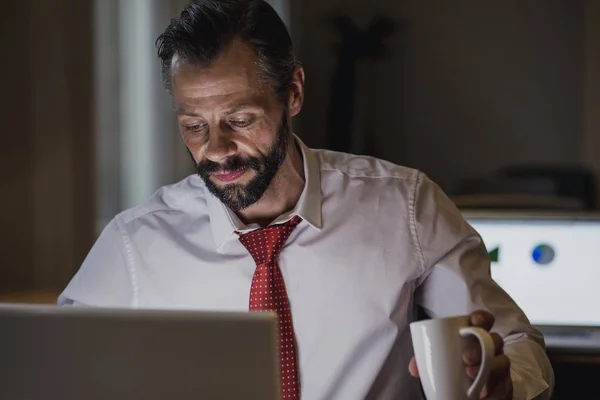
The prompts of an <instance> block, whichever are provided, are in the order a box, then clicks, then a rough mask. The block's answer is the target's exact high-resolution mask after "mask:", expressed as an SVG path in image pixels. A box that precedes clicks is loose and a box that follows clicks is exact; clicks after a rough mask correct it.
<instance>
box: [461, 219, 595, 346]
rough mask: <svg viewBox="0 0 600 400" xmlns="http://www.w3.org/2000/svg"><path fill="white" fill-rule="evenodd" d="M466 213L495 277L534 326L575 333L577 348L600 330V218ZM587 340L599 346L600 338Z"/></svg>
mask: <svg viewBox="0 0 600 400" xmlns="http://www.w3.org/2000/svg"><path fill="white" fill-rule="evenodd" d="M464 215H465V217H466V219H467V221H468V222H469V223H470V224H471V225H472V226H473V227H474V228H475V229H476V230H477V231H478V232H479V233H480V234H481V236H482V238H483V240H484V242H485V245H486V247H487V249H488V253H490V257H491V259H492V265H491V271H492V278H493V279H494V280H495V281H496V282H498V284H499V285H500V286H501V287H502V288H503V289H504V290H506V292H507V293H508V294H509V295H510V296H511V297H512V298H513V299H514V300H515V301H516V302H517V304H518V305H519V306H520V307H521V308H522V309H523V311H524V312H525V313H526V315H527V316H528V317H529V319H530V321H531V322H532V324H534V325H537V326H539V327H541V328H543V330H545V331H546V332H551V331H552V329H551V328H553V327H556V328H560V331H561V332H562V335H563V336H569V335H568V334H567V333H568V332H571V333H572V335H571V336H570V337H571V341H572V342H573V343H575V342H577V343H578V344H581V343H582V340H581V339H582V338H586V337H588V338H589V334H591V333H590V332H593V331H598V330H599V329H600V257H599V251H600V216H597V215H574V214H519V213H510V212H504V213H502V212H478V213H475V212H464ZM582 332H587V333H586V334H585V335H582ZM594 335H596V336H597V332H596V333H594V334H592V336H594ZM550 342H551V343H552V338H551V340H550ZM587 342H588V343H587V345H590V346H592V347H598V348H600V340H599V339H598V337H596V338H595V339H593V340H591V341H590V340H587Z"/></svg>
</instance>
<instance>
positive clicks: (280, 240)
mask: <svg viewBox="0 0 600 400" xmlns="http://www.w3.org/2000/svg"><path fill="white" fill-rule="evenodd" d="M300 221H301V218H300V217H298V216H294V217H293V218H292V219H291V220H289V221H288V222H286V223H283V224H279V225H272V226H267V227H265V228H260V229H257V230H255V231H252V232H249V233H244V234H240V242H241V243H242V244H243V245H244V247H245V248H246V249H247V250H248V252H249V253H250V255H251V256H252V258H253V259H254V262H255V263H256V265H260V264H265V263H268V262H273V261H276V260H277V258H278V257H279V253H280V252H281V249H283V246H284V245H285V242H286V241H287V239H288V237H289V236H290V234H291V233H292V232H293V231H294V229H295V228H296V226H297V225H298V224H299V223H300Z"/></svg>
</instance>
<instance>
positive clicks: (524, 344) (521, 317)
mask: <svg viewBox="0 0 600 400" xmlns="http://www.w3.org/2000/svg"><path fill="white" fill-rule="evenodd" d="M413 211H414V215H413V216H412V217H414V219H413V227H414V232H413V235H414V236H415V238H416V245H417V248H418V249H419V251H420V254H421V261H422V264H423V270H424V274H423V276H422V277H421V279H420V281H419V282H418V288H417V291H416V294H415V296H416V297H415V301H416V302H417V304H419V305H420V306H422V307H423V308H424V309H425V311H426V312H427V314H428V315H429V316H431V317H432V318H435V317H444V316H450V315H459V314H470V313H471V312H473V311H475V310H486V311H489V312H490V313H491V314H493V315H494V317H495V323H494V326H493V329H492V332H496V333H498V334H499V335H500V336H501V337H502V338H503V339H504V353H505V354H506V356H507V357H508V358H509V359H510V362H511V369H510V376H511V379H512V382H513V390H514V394H513V398H514V399H518V400H529V399H534V398H535V399H549V398H550V395H551V392H552V387H553V384H554V374H553V371H552V367H551V365H550V362H549V360H548V357H547V356H546V353H545V349H544V340H543V336H542V335H541V333H540V332H539V331H538V330H536V329H535V328H533V327H532V326H531V324H530V323H529V321H528V319H527V317H526V316H525V314H524V313H523V311H522V310H521V309H520V308H519V307H518V306H517V305H516V304H515V302H514V301H513V300H512V299H511V298H510V297H509V296H508V294H506V292H504V291H503V290H502V289H501V288H500V287H499V286H498V285H497V284H496V282H494V281H493V280H492V278H491V275H490V260H489V256H488V253H487V251H486V249H485V246H484V244H483V241H482V239H481V237H480V236H479V235H478V234H477V233H476V232H475V231H474V230H473V228H471V226H469V225H468V223H467V222H466V221H465V220H464V219H463V217H462V215H461V213H460V211H459V210H458V209H456V207H455V206H454V204H453V203H452V202H451V200H450V199H448V197H447V196H446V195H445V194H444V193H443V192H442V190H441V189H440V188H439V187H438V186H437V185H435V184H434V183H433V182H431V181H430V180H429V179H427V178H426V177H425V176H423V175H421V177H420V179H419V180H418V182H417V185H416V188H415V196H414V207H413ZM532 289H533V287H532Z"/></svg>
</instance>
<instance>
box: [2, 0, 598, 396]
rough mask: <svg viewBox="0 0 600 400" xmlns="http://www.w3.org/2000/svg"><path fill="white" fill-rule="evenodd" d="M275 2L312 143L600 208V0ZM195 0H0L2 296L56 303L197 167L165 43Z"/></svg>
mask: <svg viewBox="0 0 600 400" xmlns="http://www.w3.org/2000/svg"><path fill="white" fill-rule="evenodd" d="M270 2H271V3H272V4H273V6H274V7H275V8H276V9H277V11H278V12H279V13H280V15H281V16H282V17H283V19H284V20H285V22H286V23H287V25H288V27H289V29H290V32H291V34H292V37H293V40H294V43H295V46H296V52H297V55H298V58H299V60H300V61H301V62H302V63H303V65H304V67H305V69H306V74H307V81H306V101H305V106H304V109H303V111H302V113H301V115H300V116H299V117H298V118H297V119H296V120H295V121H294V129H295V132H296V133H297V134H298V135H299V136H300V137H301V138H302V139H303V140H304V141H305V143H307V144H308V145H309V146H311V147H318V148H330V149H335V150H341V151H347V152H352V153H360V154H367V155H372V156H375V157H380V158H383V159H386V160H389V161H392V162H395V163H398V164H402V165H406V166H409V167H413V168H418V169H421V170H422V171H424V172H425V173H427V174H428V175H429V176H430V177H431V178H432V179H434V180H435V181H436V182H438V183H439V184H440V185H441V186H442V188H443V189H444V190H446V191H447V192H448V193H449V194H450V195H451V196H452V198H453V199H454V200H455V202H456V203H457V205H459V206H460V207H465V208H469V209H473V208H485V209H490V208H492V209H498V208H502V209H512V210H515V209H516V210H525V211H532V212H533V211H540V210H546V211H548V210H554V211H556V210H560V211H564V212H588V213H591V212H595V210H597V208H598V198H599V197H598V187H599V185H598V176H600V1H598V0H556V1H552V2H548V1H541V0H540V1H537V0H506V1H485V2H484V1H476V0H430V1H421V0H394V1H391V0H356V1H352V2H348V1H346V0H302V1H300V0H272V1H270ZM186 3H187V1H185V0H96V1H93V0H53V1H43V0H3V1H2V4H1V5H0V10H1V12H0V32H1V35H0V38H1V42H2V44H3V49H4V50H3V62H2V63H1V64H0V70H1V73H0V77H1V78H2V82H3V84H2V88H3V95H2V96H1V100H0V101H1V103H0V118H1V121H2V146H0V152H1V156H0V162H1V168H0V171H1V174H2V176H1V179H0V182H1V185H2V200H1V201H2V203H1V212H0V240H1V243H2V246H1V249H2V253H3V257H2V263H1V267H0V293H6V295H5V298H7V299H9V300H11V299H15V298H17V299H18V298H20V297H19V296H21V294H23V293H28V294H27V295H23V296H29V297H27V298H31V296H41V297H39V299H40V301H43V300H45V299H54V298H55V294H56V292H57V291H60V289H62V288H63V287H64V286H65V285H66V283H67V282H68V281H69V280H70V278H71V277H72V275H73V274H74V273H75V271H76V270H77V268H78V267H79V265H80V264H81V262H82V261H83V259H84V257H85V255H86V254H87V252H88V251H89V248H90V246H91V245H92V244H93V242H94V240H95V239H96V237H97V235H98V234H99V232H100V230H101V229H102V228H103V227H104V226H105V225H106V223H107V222H108V221H109V220H110V219H111V218H112V217H113V216H114V215H115V214H117V213H118V212H120V211H121V210H123V209H125V208H128V207H131V206H133V205H135V204H137V203H139V202H142V201H144V200H145V199H146V198H148V197H149V196H150V195H151V194H152V193H153V192H154V191H155V190H156V189H157V188H159V187H160V186H161V185H164V184H168V183H172V182H176V181H177V180H179V179H181V178H182V177H184V176H186V175H188V174H190V173H193V168H192V167H193V166H192V165H191V162H190V160H189V157H188V155H187V154H186V152H185V151H184V146H183V143H182V142H181V140H180V137H179V133H178V129H177V125H176V122H175V117H174V114H173V112H172V109H171V105H170V99H169V97H168V95H167V94H166V93H165V92H164V90H163V88H162V85H161V80H160V68H159V67H160V66H159V62H158V59H157V57H156V51H155V47H154V40H155V39H156V37H157V36H158V35H159V34H160V33H161V32H162V30H163V29H164V28H165V27H166V25H167V23H168V21H169V19H170V18H172V17H174V16H176V15H177V14H178V13H179V11H180V10H181V9H182V7H183V6H184V5H185V4H186ZM32 293H33V294H32ZM0 300H1V299H0ZM579 361H581V360H579ZM579 361H577V363H575V364H573V363H571V364H570V365H571V367H570V368H571V369H570V370H571V371H574V369H573V368H579V367H581V366H582V365H583V364H582V362H579ZM595 362H597V360H596V361H595ZM557 365H558V364H557ZM573 365H575V367H574V366H573ZM585 365H595V364H594V363H591V362H589V359H587V361H585ZM559 368H560V367H559ZM581 368H584V367H581ZM590 368H591V367H590ZM577 371H579V370H577ZM586 371H588V370H586ZM596 371H597V370H596ZM581 373H584V374H585V373H587V372H581ZM577 374H580V372H577ZM578 385H579V383H578ZM563 387H564V386H563Z"/></svg>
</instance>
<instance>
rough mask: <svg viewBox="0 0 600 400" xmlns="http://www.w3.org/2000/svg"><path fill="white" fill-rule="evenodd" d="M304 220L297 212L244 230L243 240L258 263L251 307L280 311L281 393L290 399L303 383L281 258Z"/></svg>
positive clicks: (241, 240)
mask: <svg viewBox="0 0 600 400" xmlns="http://www.w3.org/2000/svg"><path fill="white" fill-rule="evenodd" d="M300 221H301V218H300V217H298V216H294V217H293V218H292V219H291V220H290V221H288V222H286V223H284V224H281V225H273V226H268V227H266V228H261V229H257V230H255V231H252V232H250V233H246V234H240V242H241V243H242V244H243V245H244V247H246V249H248V252H249V253H250V255H251V256H252V258H253V259H254V262H255V263H256V270H255V271H254V277H253V278H252V287H251V289H250V311H275V312H276V313H277V317H278V327H279V337H278V343H279V363H280V378H281V397H282V399H286V400H287V399H299V398H300V383H299V379H298V362H297V360H298V358H297V356H296V337H295V336H294V327H293V325H292V314H291V312H290V303H289V301H288V296H287V292H286V290H285V283H284V282H283V276H282V275H281V270H280V269H279V265H278V264H277V259H278V257H279V253H280V252H281V249H282V248H283V246H284V245H285V242H286V241H287V239H288V237H289V236H290V234H291V233H292V231H293V230H294V228H296V226H297V225H298V224H299V223H300Z"/></svg>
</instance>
